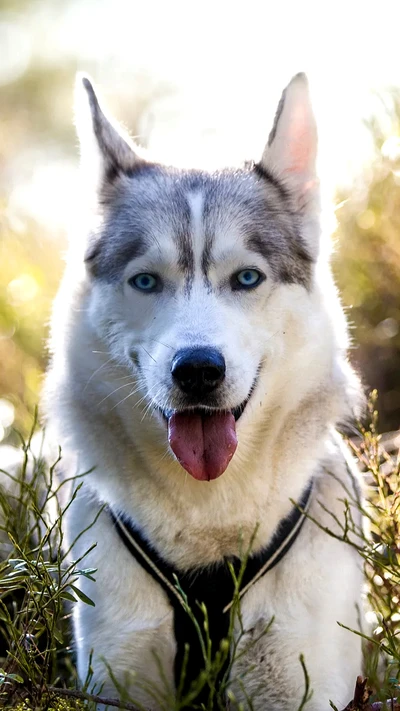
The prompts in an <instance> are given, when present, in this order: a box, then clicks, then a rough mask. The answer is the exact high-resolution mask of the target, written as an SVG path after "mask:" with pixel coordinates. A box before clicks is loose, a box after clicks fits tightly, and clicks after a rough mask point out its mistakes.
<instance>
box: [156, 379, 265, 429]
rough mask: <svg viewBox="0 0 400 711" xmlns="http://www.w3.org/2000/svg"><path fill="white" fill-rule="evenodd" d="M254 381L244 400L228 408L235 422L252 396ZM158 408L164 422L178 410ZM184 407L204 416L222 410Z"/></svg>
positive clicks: (188, 410)
mask: <svg viewBox="0 0 400 711" xmlns="http://www.w3.org/2000/svg"><path fill="white" fill-rule="evenodd" d="M256 383H257V379H256V380H255V381H254V383H253V385H252V387H251V388H250V392H249V394H248V396H247V397H246V399H245V400H243V402H241V403H240V405H238V406H237V407H233V408H232V409H231V410H228V412H231V413H232V415H233V416H234V418H235V422H237V421H238V420H239V418H240V417H241V416H242V415H243V413H244V411H245V409H246V405H247V403H248V402H249V400H250V398H251V396H252V394H253V392H254V389H255V386H256ZM158 409H159V411H160V412H161V414H162V416H163V417H164V419H165V420H166V422H168V420H169V418H170V417H171V416H172V415H173V414H174V413H175V412H178V410H172V409H165V410H163V409H162V408H161V407H159V408H158ZM185 409H186V410H187V412H197V413H200V414H202V415H205V416H207V415H208V416H211V415H213V414H214V413H216V412H222V411H223V410H222V409H217V408H215V409H211V408H205V407H193V408H185ZM180 412H184V410H181V411H180ZM225 412H227V411H226V410H225Z"/></svg>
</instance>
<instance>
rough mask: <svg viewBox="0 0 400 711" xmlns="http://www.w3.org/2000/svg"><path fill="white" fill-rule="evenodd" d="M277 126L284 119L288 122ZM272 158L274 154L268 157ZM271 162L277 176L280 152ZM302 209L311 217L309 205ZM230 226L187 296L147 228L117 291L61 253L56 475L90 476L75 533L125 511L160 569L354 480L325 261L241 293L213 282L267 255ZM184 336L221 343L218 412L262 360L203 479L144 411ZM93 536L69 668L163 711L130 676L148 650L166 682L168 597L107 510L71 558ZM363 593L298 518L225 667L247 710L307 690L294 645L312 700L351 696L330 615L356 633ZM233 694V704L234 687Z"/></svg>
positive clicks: (355, 658)
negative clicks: (205, 274) (224, 446)
mask: <svg viewBox="0 0 400 711" xmlns="http://www.w3.org/2000/svg"><path fill="white" fill-rule="evenodd" d="M296 92H298V85H297V84H296ZM284 125H285V130H286V127H287V117H286V116H285V124H284ZM304 130H305V128H304V125H303V126H302V131H303V132H304ZM311 133H312V132H311ZM296 140H298V139H296ZM310 141H312V136H311V138H310ZM311 150H312V151H314V147H312V149H311ZM269 155H270V154H268V150H267V152H266V154H265V156H264V158H265V160H269V157H268V156H269ZM273 159H274V166H275V169H276V170H278V164H279V156H278V154H275V153H274V156H273ZM306 172H307V180H308V179H309V171H308V170H307V171H306ZM314 187H315V186H314ZM307 189H308V188H307ZM313 189H314V188H313ZM312 204H313V207H312V211H314V209H315V204H316V202H315V200H314V199H313V203H312ZM190 206H191V211H192V222H193V233H194V234H195V238H196V243H197V244H200V242H201V240H202V239H204V234H203V231H202V230H203V227H202V224H203V223H202V210H203V196H202V195H201V194H200V193H197V194H195V195H192V196H191V197H190ZM315 220H316V218H315V215H314V212H313V214H312V217H310V218H307V219H305V221H304V225H305V227H304V230H305V231H306V233H307V236H308V238H309V239H310V242H312V243H313V244H314V247H315V239H316V236H315V234H316V233H315ZM307 225H308V227H307ZM239 227H240V225H238V224H234V223H229V221H227V220H225V223H224V220H223V219H222V218H221V222H220V226H219V231H218V230H217V233H216V234H215V245H214V256H215V263H216V266H214V267H212V268H211V270H210V280H211V282H212V283H213V285H214V286H215V288H214V290H213V291H211V290H207V288H206V287H205V285H204V280H203V279H202V278H201V275H200V274H199V273H196V275H195V278H194V282H193V286H192V290H191V293H190V297H189V298H188V297H187V295H186V296H184V295H183V293H182V291H181V290H180V289H181V286H182V284H181V283H180V279H181V277H180V275H179V272H178V269H177V267H176V259H177V253H176V245H175V243H174V241H173V236H172V235H170V234H168V233H167V232H161V231H160V232H159V233H158V234H157V235H155V241H154V247H152V248H151V249H150V250H149V251H147V252H146V254H145V255H144V256H143V257H139V258H137V259H135V260H134V261H133V262H131V263H129V264H127V265H126V268H125V272H124V276H123V282H124V284H125V286H124V287H123V288H120V289H116V288H115V287H114V286H113V285H111V284H106V283H105V282H101V281H96V279H92V278H91V277H89V276H87V275H82V276H81V272H80V271H78V275H79V276H78V278H77V276H76V274H77V271H76V267H75V265H74V262H73V261H72V262H70V263H69V265H68V267H67V271H66V275H65V277H64V281H63V284H62V286H61V289H60V293H59V296H58V298H57V302H56V307H55V312H54V318H53V330H52V334H53V335H52V350H53V361H52V366H51V369H50V371H49V374H48V377H47V384H46V397H45V402H46V409H47V415H48V421H49V428H50V431H51V435H52V437H53V439H54V442H55V443H57V444H60V445H61V446H62V451H63V462H62V466H63V473H64V475H69V476H70V475H71V474H73V473H74V472H82V471H87V470H90V469H92V468H93V467H94V470H93V471H92V472H91V473H90V474H89V475H88V476H87V478H86V479H85V484H84V486H83V489H82V492H81V494H80V495H79V496H78V498H77V500H76V502H75V503H74V504H73V505H72V506H71V508H70V511H69V515H68V529H67V532H66V533H67V539H68V544H70V543H71V542H72V541H73V540H74V539H75V538H76V536H77V535H78V533H79V532H80V531H81V530H82V529H83V528H84V527H85V526H87V525H88V523H89V522H90V521H91V520H93V519H94V517H95V515H96V513H97V511H98V509H99V505H100V504H101V503H102V502H107V503H109V504H111V505H112V506H114V507H115V508H116V509H119V510H122V511H124V512H125V513H126V514H128V515H130V516H131V517H132V520H134V521H135V523H136V524H137V525H138V526H140V527H141V528H142V529H143V530H144V531H145V532H146V535H147V536H148V537H149V538H150V540H151V541H152V543H153V544H154V545H155V546H156V547H157V548H158V549H159V550H160V551H161V553H162V554H163V555H164V556H165V557H166V558H167V559H168V560H170V562H171V563H173V564H175V565H176V566H178V567H179V566H181V567H184V568H187V567H191V566H196V565H198V566H201V565H206V564H208V563H212V562H215V561H218V560H220V559H221V557H222V556H227V555H235V554H237V553H238V541H239V536H240V535H241V536H242V538H243V541H244V544H246V542H247V543H248V542H249V540H250V538H251V536H252V534H253V532H254V529H255V526H256V524H257V523H258V524H259V528H258V532H257V536H256V540H255V544H254V548H255V549H259V548H260V547H261V546H263V545H266V543H267V542H268V541H269V539H270V537H271V535H272V534H273V532H274V530H275V529H276V526H277V525H278V524H279V521H280V520H281V519H282V517H284V516H285V515H286V514H287V513H288V512H289V510H290V508H291V504H290V499H295V500H296V499H298V498H299V497H300V495H301V493H302V491H303V489H304V487H305V486H306V484H307V482H308V481H309V479H310V477H311V476H314V477H315V480H316V486H315V491H314V493H313V500H312V504H311V510H310V513H311V515H312V516H313V517H315V518H317V519H319V520H320V521H321V523H322V525H325V526H329V527H331V528H332V525H333V523H334V522H333V520H332V518H331V517H330V516H329V515H328V514H326V513H325V512H324V511H323V509H322V508H321V507H320V505H319V503H318V502H322V504H324V506H326V507H327V509H330V510H331V511H333V512H334V513H335V514H336V515H337V516H338V517H339V518H341V517H343V504H342V503H341V502H340V499H342V498H343V495H344V493H343V488H342V485H341V483H340V482H343V483H344V484H345V485H347V486H348V485H349V482H348V471H347V468H346V465H345V457H344V453H343V451H342V444H341V442H340V438H338V436H337V434H336V433H335V425H336V424H337V422H338V421H339V420H340V419H341V418H342V417H343V416H346V414H347V412H348V405H347V397H348V391H349V383H350V381H351V379H352V374H351V371H350V369H349V366H348V365H347V361H346V356H345V349H346V347H347V335H346V325H345V321H344V317H343V315H342V312H341V309H340V305H339V302H338V298H337V294H336V290H335V288H334V285H333V282H332V279H331V276H330V272H329V268H328V267H327V265H326V264H325V263H323V262H321V263H320V264H319V265H318V267H317V268H316V270H315V273H314V276H313V281H312V284H311V288H310V290H309V291H308V290H306V289H305V288H304V287H303V286H301V285H298V284H278V283H276V282H274V278H273V275H272V274H270V273H267V277H268V278H267V279H266V281H265V282H264V283H263V284H262V285H261V286H260V287H259V289H257V290H256V291H254V292H252V294H248V295H245V296H243V300H242V301H239V300H238V298H237V297H236V296H234V295H232V293H230V291H229V289H228V288H226V287H225V286H224V284H226V279H227V278H228V277H229V275H230V274H232V273H234V272H235V271H236V270H237V269H240V268H242V267H243V265H247V264H248V265H249V266H250V265H251V266H253V267H257V266H259V268H260V269H263V270H264V271H267V272H268V265H266V264H265V262H264V261H263V260H262V258H261V257H260V256H259V255H256V254H255V253H253V252H250V250H249V249H248V248H247V247H246V245H245V244H244V242H243V239H242V237H241V234H240V229H239ZM307 230H308V231H307ZM197 256H198V255H197ZM161 265H162V266H161ZM156 266H157V269H158V271H160V270H163V271H162V273H163V275H164V277H165V279H168V280H169V281H170V282H171V283H174V284H175V287H174V288H175V291H174V293H173V295H167V294H165V295H164V296H162V297H160V301H158V302H157V304H158V306H157V307H155V306H154V303H155V302H153V301H151V299H150V297H149V296H144V295H142V294H138V293H136V292H134V290H132V289H131V288H130V287H129V286H128V284H127V281H126V280H127V279H128V278H129V277H130V276H132V275H133V274H135V273H139V272H141V271H152V270H153V269H155V268H156ZM171 294H172V292H171ZM146 299H147V300H146ZM149 299H150V300H149ZM111 315H112V326H110V316H111ZM193 344H197V345H199V344H200V345H212V346H213V347H216V348H219V349H220V350H221V351H222V352H223V353H224V355H225V359H226V364H227V379H226V384H225V385H224V388H225V390H224V393H225V395H224V396H225V407H226V408H233V407H236V406H237V405H238V404H239V403H240V402H242V400H244V399H245V398H246V397H247V394H248V392H249V390H250V388H251V385H252V382H253V380H254V377H255V373H256V370H257V367H258V364H259V363H262V368H261V372H260V377H259V380H258V383H257V386H256V389H255V391H254V393H253V395H252V397H251V399H250V401H249V403H248V405H247V407H246V409H245V411H244V414H243V415H242V417H241V419H240V420H239V422H238V426H237V433H238V442H239V443H238V448H237V451H236V454H235V456H234V457H233V459H232V461H231V463H230V464H229V466H228V468H227V470H226V471H225V473H224V474H223V475H222V476H221V477H220V478H218V479H216V480H215V481H213V482H210V483H207V482H199V481H195V480H194V479H193V478H191V477H190V476H189V475H188V474H187V473H186V472H184V471H183V470H182V468H181V466H180V465H179V464H178V462H177V461H176V460H175V458H174V457H173V456H172V453H171V452H170V450H169V448H168V444H167V437H166V427H165V424H164V422H163V420H162V417H161V416H160V415H159V414H158V412H157V411H156V410H155V409H154V406H155V405H159V404H161V405H163V406H171V398H172V399H173V395H171V384H170V374H169V369H170V362H171V355H172V354H173V353H175V352H176V351H177V350H178V349H179V348H182V347H185V346H188V345H193ZM132 348H134V349H137V350H138V352H139V353H140V361H141V365H142V374H141V376H140V377H139V376H138V374H137V373H136V372H135V371H134V370H133V369H132V364H131V363H130V361H129V352H130V351H131V350H132ZM124 378H125V379H124ZM127 383H130V384H127ZM172 405H173V403H172ZM328 472H330V473H333V474H334V475H335V477H332V476H330V475H329V473H328ZM93 541H96V542H97V547H96V548H95V549H94V550H93V551H92V552H91V553H90V555H89V556H88V557H87V559H86V560H85V566H93V567H95V568H97V570H98V572H97V574H96V578H97V582H96V583H93V582H91V581H89V580H86V581H84V583H83V589H84V591H85V592H86V593H87V595H89V596H90V597H91V598H92V599H93V600H95V603H96V606H95V607H94V608H91V607H88V606H87V605H85V604H83V603H80V602H79V603H78V604H77V605H75V608H74V622H75V642H76V648H77V652H78V669H79V674H80V676H81V678H84V677H85V675H86V672H87V664H88V659H89V654H90V651H91V649H93V650H94V657H93V668H94V679H95V681H96V682H97V683H98V684H102V683H104V685H105V686H104V687H103V692H108V693H110V694H113V693H114V694H115V690H114V689H113V685H112V683H111V681H110V679H109V677H108V674H107V669H106V666H105V664H104V659H105V660H106V661H107V663H108V664H109V665H110V667H111V668H112V670H113V673H114V675H115V677H116V678H117V679H118V680H119V682H120V683H122V684H126V685H127V688H129V690H130V691H131V693H132V695H133V696H134V697H135V698H137V699H138V700H139V701H141V702H142V703H145V704H147V705H148V706H149V707H150V708H152V709H154V711H158V709H161V705H158V704H157V703H155V702H154V701H152V700H151V699H150V698H149V696H148V695H147V693H146V692H145V691H143V690H142V689H141V688H140V686H135V679H136V681H137V680H139V681H140V680H141V679H143V678H146V679H148V680H150V681H151V682H152V683H153V682H154V683H155V684H161V680H160V678H159V673H158V670H157V665H156V663H155V660H154V656H153V650H154V648H156V650H157V654H158V656H159V658H160V659H161V661H162V664H163V667H164V670H165V675H166V679H167V681H168V684H169V685H170V688H171V689H172V688H173V659H174V652H175V642H174V638H173V631H172V611H171V608H170V605H169V603H168V601H167V598H166V596H165V594H164V592H163V591H162V589H161V587H159V585H158V584H157V583H156V582H155V581H154V580H153V579H152V578H151V577H150V576H149V575H148V574H146V573H145V572H144V571H143V569H142V568H141V566H140V565H139V564H138V563H137V562H136V561H135V560H134V559H133V558H132V556H131V555H130V554H129V553H128V552H127V550H126V549H125V548H124V545H123V544H122V543H121V541H120V540H119V538H118V536H117V534H116V532H115V531H114V530H113V527H112V525H111V523H110V520H109V518H108V516H107V515H106V514H105V513H102V514H101V515H100V518H99V520H98V521H97V523H96V525H95V526H94V527H93V528H91V529H90V530H89V531H88V532H87V533H86V534H85V535H84V536H82V537H81V538H79V540H78V542H77V544H76V545H75V546H74V549H73V555H74V557H78V556H80V555H82V554H83V553H84V552H85V550H87V549H88V548H89V546H90V545H91V544H92V543H93ZM360 594H361V567H360V563H359V560H358V559H357V555H356V554H355V552H354V550H353V549H352V548H350V547H347V546H346V545H344V544H342V543H340V542H337V541H336V540H334V539H333V538H332V537H330V536H328V535H326V534H325V533H324V532H323V531H321V530H320V529H319V528H318V527H317V526H316V525H315V524H313V523H311V522H310V521H307V522H306V524H305V525H304V527H303V530H302V532H301V534H300V537H299V539H298V540H297V541H296V543H295V545H294V546H293V548H292V549H291V550H290V552H289V553H288V554H287V556H286V557H285V558H284V559H283V560H282V561H281V562H280V563H279V564H278V566H276V567H275V568H274V569H273V570H272V571H271V572H270V573H268V574H267V575H265V576H264V577H263V578H262V579H261V580H260V581H258V582H257V583H256V584H255V585H254V586H253V587H252V588H251V589H250V590H249V591H248V593H246V595H245V596H244V598H243V603H242V611H243V620H244V626H245V628H246V630H247V631H248V632H247V637H246V640H247V641H250V640H251V638H252V636H254V635H257V631H258V630H259V629H260V627H261V626H262V625H263V624H264V623H266V622H267V621H268V620H269V619H270V618H271V617H272V616H274V618H275V622H274V623H273V625H272V628H271V631H270V633H269V634H268V635H267V636H266V637H265V638H263V639H262V640H261V641H260V642H258V643H257V645H256V646H255V647H252V649H251V651H250V652H248V654H247V655H245V656H244V657H242V659H241V661H240V662H238V664H237V665H236V666H235V667H234V670H233V676H235V674H236V673H241V672H242V671H243V669H247V668H249V667H250V666H252V665H253V664H254V669H253V670H252V671H251V672H250V673H249V675H248V677H246V680H247V681H246V686H247V692H248V693H249V695H251V694H252V693H254V694H255V698H254V708H255V709H257V710H259V711H265V709H267V708H268V711H293V709H295V708H297V707H298V705H299V703H300V700H301V698H302V695H303V691H304V678H303V674H302V670H301V666H300V662H299V656H300V654H304V657H305V662H306V666H307V669H308V672H309V675H310V679H311V686H312V688H313V690H314V694H313V697H312V699H311V701H310V702H309V703H308V705H307V707H306V708H307V709H308V711H321V710H322V709H326V708H329V700H330V699H331V700H332V701H333V702H334V704H335V705H336V706H337V707H338V708H341V707H344V706H345V705H346V704H347V703H348V701H349V699H350V698H351V694H352V690H353V686H354V683H355V679H356V676H357V674H359V673H360V672H361V649H360V641H359V638H358V637H357V636H356V635H355V634H351V633H350V632H346V631H345V630H343V629H342V628H341V627H339V626H338V624H337V622H341V623H343V624H345V625H348V626H349V627H353V628H356V627H357V624H358V622H357V615H358V613H357V606H359V605H360ZM261 659H262V660H263V661H261ZM135 675H136V676H135ZM260 683H261V690H260ZM234 689H235V691H236V692H237V694H238V697H239V698H240V696H241V692H240V689H239V688H238V687H237V685H236V686H235V685H234Z"/></svg>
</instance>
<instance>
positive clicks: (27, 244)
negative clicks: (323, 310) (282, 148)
mask: <svg viewBox="0 0 400 711" xmlns="http://www.w3.org/2000/svg"><path fill="white" fill-rule="evenodd" d="M399 27H400V3H399V2H398V0H387V1H386V0H381V1H380V2H379V3H377V2H373V1H369V0H362V1H360V2H359V1H358V0H352V1H351V2H349V1H348V0H346V1H344V0H343V1H342V0H335V2H332V1H330V2H324V3H321V2H318V0H315V1H311V0H303V2H302V3H298V2H294V0H293V1H292V2H290V1H286V0H281V1H280V2H279V3H275V2H274V3H272V2H269V1H267V0H264V2H263V1H261V0H257V1H253V0H246V2H243V0H240V1H239V2H235V0H229V1H228V0H213V1H212V2H211V1H210V0H202V2H201V3H200V2H195V1H194V0H182V1H178V0H146V2H138V1H137V0H63V2H57V1H56V0H9V1H7V0H0V441H6V440H7V439H8V440H11V441H12V439H13V438H14V437H15V435H13V430H12V428H13V427H17V428H18V429H19V430H20V431H21V432H23V433H25V432H26V428H27V427H28V426H29V423H30V421H31V414H32V411H33V409H34V407H35V405H36V404H37V402H38V399H39V393H40V387H41V379H42V373H43V369H44V368H45V366H46V360H47V353H46V348H45V341H46V336H47V332H48V319H49V315H50V310H51V302H52V299H53V296H54V293H55V291H56V289H57V285H58V283H59V279H60V276H61V274H62V269H63V252H64V250H65V247H66V243H67V235H68V233H69V232H70V233H71V234H73V232H74V216H75V214H76V213H75V211H74V201H76V199H77V184H78V181H77V170H78V149H77V141H76V137H75V131H74V127H73V84H74V77H75V72H76V71H77V70H84V71H86V72H88V73H89V74H90V75H91V76H92V78H93V79H94V81H95V83H97V85H98V86H99V87H100V88H101V94H102V96H103V98H104V100H105V103H106V105H107V106H108V107H109V109H110V110H111V111H112V112H113V113H114V114H115V115H116V116H117V117H118V119H120V120H121V121H122V123H123V124H124V125H126V126H127V127H129V130H130V133H131V134H132V135H134V136H136V137H137V140H138V141H139V142H140V143H142V144H143V145H145V146H147V147H150V149H152V150H153V151H154V152H155V153H156V154H157V155H158V157H159V158H160V159H163V160H166V161H169V160H171V161H174V162H175V163H176V162H178V163H180V164H190V165H201V164H202V163H203V162H204V161H205V159H206V162H207V164H209V165H210V164H211V165H214V164H216V165H221V163H226V162H228V163H233V162H237V161H238V160H242V159H244V158H258V157H259V156H260V154H261V151H262V148H263V145H264V143H265V141H266V139H267V136H268V132H269V129H270V125H271V123H272V119H273V115H274V111H275V106H276V104H277V101H278V100H279V96H280V93H281V90H282V88H283V87H284V86H285V84H286V83H287V82H288V80H289V79H290V77H291V76H292V75H293V74H295V73H297V72H298V71H306V72H307V74H308V76H309V79H310V83H311V89H312V94H313V100H314V106H315V110H316V114H317V119H318V122H319V128H320V175H321V179H322V183H323V187H324V226H325V229H326V231H327V235H328V236H327V239H332V244H333V248H334V254H333V264H334V270H335V275H336V280H337V283H338V286H339V288H340V290H341V293H342V297H343V303H344V305H345V306H346V309H347V314H348V318H349V321H350V324H351V328H352V337H353V346H354V349H353V350H352V352H351V358H352V361H353V362H354V364H355V365H356V367H357V368H358V369H359V370H360V371H361V373H362V375H363V379H364V382H365V385H366V387H368V388H378V391H379V406H380V427H381V430H382V431H394V430H396V429H398V427H399V425H400V40H399ZM329 234H331V235H332V237H329Z"/></svg>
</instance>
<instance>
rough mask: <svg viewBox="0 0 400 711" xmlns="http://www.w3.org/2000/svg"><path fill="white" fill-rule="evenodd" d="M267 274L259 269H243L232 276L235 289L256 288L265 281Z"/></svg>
mask: <svg viewBox="0 0 400 711" xmlns="http://www.w3.org/2000/svg"><path fill="white" fill-rule="evenodd" d="M264 279H265V276H264V274H262V273H261V272H259V271H258V269H242V271H240V272H237V273H236V274H234V275H233V278H232V288H233V289H254V287H256V286H258V285H259V284H261V282H262V281H264Z"/></svg>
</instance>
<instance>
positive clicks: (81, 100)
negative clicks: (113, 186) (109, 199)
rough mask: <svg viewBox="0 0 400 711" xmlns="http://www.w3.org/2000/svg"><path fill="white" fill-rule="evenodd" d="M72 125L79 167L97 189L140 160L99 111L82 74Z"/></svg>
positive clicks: (77, 88)
mask: <svg viewBox="0 0 400 711" xmlns="http://www.w3.org/2000/svg"><path fill="white" fill-rule="evenodd" d="M75 123H76V128H77V133H78V137H79V141H80V146H81V161H82V166H83V168H84V170H87V171H88V172H90V173H91V174H92V175H93V177H94V178H95V180H96V182H97V187H98V188H99V189H100V188H101V187H103V186H105V185H106V184H107V182H108V183H110V182H111V183H112V182H113V181H114V180H115V178H116V177H117V176H118V175H123V174H126V173H128V172H129V171H130V170H132V169H133V168H134V167H135V166H136V164H137V163H138V161H140V160H141V159H140V158H139V157H138V155H137V153H136V151H135V149H134V147H133V144H132V142H131V140H130V138H129V137H128V136H127V135H126V134H125V132H124V131H123V130H122V129H121V127H120V126H118V125H117V123H116V122H115V121H114V120H113V119H110V118H108V117H107V116H106V115H105V113H104V111H103V110H102V109H101V107H100V104H99V101H98V99H97V96H96V93H95V91H94V89H93V85H92V83H91V81H90V80H89V78H88V77H87V76H85V75H84V74H78V76H77V79H76V90H75Z"/></svg>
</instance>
